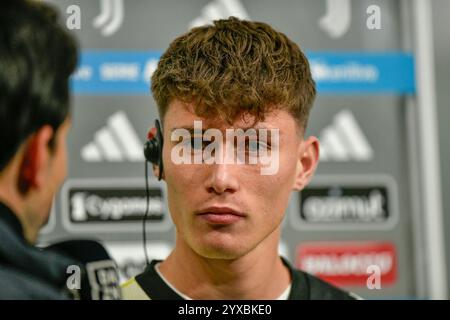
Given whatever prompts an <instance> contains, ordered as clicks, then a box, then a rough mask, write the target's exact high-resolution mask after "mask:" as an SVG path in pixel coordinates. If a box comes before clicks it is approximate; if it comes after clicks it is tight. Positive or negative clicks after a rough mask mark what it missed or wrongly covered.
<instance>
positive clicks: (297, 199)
mask: <svg viewBox="0 0 450 320" xmlns="http://www.w3.org/2000/svg"><path fill="white" fill-rule="evenodd" d="M48 2H51V3H53V4H55V6H57V7H59V8H60V9H61V11H62V12H63V16H64V17H65V18H67V17H69V16H70V12H72V11H70V9H69V7H70V6H71V5H76V6H78V7H79V8H80V13H81V20H80V22H81V24H80V27H81V28H80V29H75V30H73V32H74V33H75V34H76V36H77V37H78V39H79V41H80V43H81V45H82V48H83V53H82V58H81V62H80V65H79V69H78V72H77V74H76V75H75V76H74V78H73V82H72V85H73V91H74V93H75V96H74V98H73V106H74V109H73V128H72V131H71V136H70V139H69V143H70V148H69V150H70V151H69V155H70V167H69V177H68V179H67V181H66V183H65V185H64V187H63V188H62V190H61V192H60V194H59V195H58V196H57V197H56V201H55V206H54V210H53V213H52V217H51V219H50V221H49V225H48V226H47V227H46V228H45V229H44V231H43V233H42V236H41V242H42V243H43V244H45V243H48V242H50V241H53V240H57V239H61V238H67V237H70V238H80V237H81V238H86V237H88V238H92V237H93V238H97V239H100V240H102V241H103V242H104V244H105V245H106V246H107V248H108V250H109V251H110V253H111V254H112V255H113V257H114V258H115V259H116V260H117V261H118V263H119V265H120V270H121V276H122V278H123V279H126V278H127V277H131V276H133V275H135V274H136V273H138V272H139V271H140V270H142V268H143V266H144V254H143V245H142V217H143V214H144V212H145V188H144V161H143V160H144V159H143V155H142V144H143V142H144V137H145V136H146V132H147V130H148V128H149V127H150V126H151V125H152V124H153V123H154V119H155V118H156V117H157V111H156V106H155V102H154V101H153V99H152V97H151V94H150V90H149V78H150V76H151V74H152V72H153V71H154V69H155V67H156V63H157V61H158V58H159V56H160V54H161V53H162V52H163V51H164V50H165V48H167V46H168V44H169V43H170V41H171V40H172V39H174V38H175V37H176V36H177V35H180V34H182V33H184V32H185V31H187V30H188V29H189V28H190V27H191V26H194V25H199V24H203V23H207V22H208V21H210V20H211V19H213V18H221V17H223V18H225V17H228V16H229V15H235V16H239V17H244V18H249V19H253V20H260V21H265V22H267V23H269V24H271V25H273V26H274V27H275V28H277V29H278V30H280V31H282V32H284V33H286V34H287V35H288V36H289V37H290V38H291V39H293V40H294V41H296V42H297V43H298V44H299V45H300V47H301V48H302V49H303V50H305V51H306V52H307V55H308V57H309V58H310V61H311V66H312V71H313V75H314V78H315V79H316V81H317V85H318V90H319V96H318V98H317V100H316V103H315V106H314V109H313V112H312V115H311V118H310V122H309V127H308V131H309V133H310V134H313V135H316V136H318V137H319V139H320V141H321V144H322V154H321V159H320V165H319V168H318V171H317V176H316V177H315V179H314V180H313V182H312V183H311V185H310V186H309V187H308V188H307V189H306V190H304V191H303V192H302V193H294V194H292V197H291V202H290V206H289V209H288V210H287V212H286V218H285V220H284V222H283V235H282V243H281V244H280V252H281V253H282V254H283V255H284V256H286V257H287V258H288V259H289V260H290V261H291V262H292V263H294V264H295V265H296V266H298V267H301V268H303V269H305V270H307V271H310V272H312V273H315V274H318V275H319V276H321V277H323V278H324V279H328V280H330V281H332V282H333V283H335V284H337V285H340V286H343V287H346V288H348V289H351V290H353V291H354V292H355V293H358V294H360V295H361V296H363V297H365V298H379V297H386V298H391V297H392V298H395V297H397V298H399V297H400V298H405V297H406V298H414V297H419V296H420V294H421V289H420V281H418V279H420V277H421V270H418V268H416V266H417V264H416V262H415V261H416V259H417V256H416V255H415V252H416V250H415V248H414V246H413V245H414V241H413V240H412V239H413V234H412V232H413V228H412V225H413V221H412V219H413V218H412V214H411V212H412V210H411V197H410V187H409V186H410V184H411V181H410V177H409V173H408V169H407V165H405V164H407V163H408V159H407V150H406V143H405V141H406V137H405V132H406V128H405V126H406V124H405V117H404V113H405V108H407V105H406V103H405V101H406V99H405V97H408V96H413V95H414V93H415V86H414V83H415V81H414V68H413V66H414V56H413V54H412V52H410V51H408V50H404V47H403V45H402V43H403V39H402V32H403V29H402V28H403V25H402V23H403V19H404V15H403V8H402V7H401V6H400V1H380V0H371V1H352V2H351V1H350V0H348V1H347V0H339V1H333V2H330V1H325V0H321V1H307V0H303V1H291V0H280V1H276V2H274V1H269V0H241V1H238V0H233V1H231V0H230V1H220V0H190V1H175V0H164V1H163V0H152V1H147V0H134V1H122V0H103V1H92V0H91V1H88V0H84V1H82V0H78V1H76V0H58V1H48ZM336 3H338V5H336ZM371 5H375V6H376V7H378V8H379V9H380V14H381V23H382V25H381V29H371V28H369V27H368V25H367V19H368V17H369V14H368V13H367V10H368V7H369V6H371ZM381 130H382V132H383V134H380V131H381ZM150 198H151V200H150V216H149V219H148V227H147V230H148V254H149V256H150V258H158V259H163V258H164V257H165V256H167V255H168V254H169V252H170V250H171V247H172V245H173V241H174V228H173V225H172V221H171V219H170V215H169V213H168V211H167V203H166V201H167V199H166V197H165V187H164V184H162V183H159V182H158V181H156V179H155V178H154V177H153V176H151V179H150ZM371 265H372V266H373V265H375V266H378V269H377V268H375V269H376V270H375V271H370V270H371V269H368V267H369V266H371ZM368 270H369V272H368ZM377 272H378V273H379V275H380V276H381V280H380V286H378V287H375V288H374V287H373V286H372V287H370V288H369V287H368V286H367V279H368V278H369V276H370V275H373V274H377Z"/></svg>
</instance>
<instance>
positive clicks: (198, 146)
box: [190, 138, 209, 151]
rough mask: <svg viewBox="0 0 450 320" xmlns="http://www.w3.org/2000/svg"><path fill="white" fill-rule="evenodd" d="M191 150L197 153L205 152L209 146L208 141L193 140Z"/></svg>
mask: <svg viewBox="0 0 450 320" xmlns="http://www.w3.org/2000/svg"><path fill="white" fill-rule="evenodd" d="M190 142H191V148H192V150H195V151H200V150H203V149H204V148H205V147H206V146H207V145H208V144H209V142H208V141H203V139H202V138H191V139H190Z"/></svg>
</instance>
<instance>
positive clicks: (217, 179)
mask: <svg viewBox="0 0 450 320" xmlns="http://www.w3.org/2000/svg"><path fill="white" fill-rule="evenodd" d="M207 166H208V167H209V168H208V170H209V174H208V177H207V179H206V181H205V186H206V189H207V190H208V192H215V193H217V194H222V193H224V192H231V193H232V192H235V191H237V190H238V187H239V183H238V179H237V171H236V169H237V168H236V166H237V165H236V164H226V163H220V164H210V165H207Z"/></svg>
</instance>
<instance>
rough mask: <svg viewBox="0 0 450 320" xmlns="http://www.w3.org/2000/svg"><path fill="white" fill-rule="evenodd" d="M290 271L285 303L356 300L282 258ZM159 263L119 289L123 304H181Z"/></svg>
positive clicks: (153, 264)
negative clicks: (167, 301)
mask: <svg viewBox="0 0 450 320" xmlns="http://www.w3.org/2000/svg"><path fill="white" fill-rule="evenodd" d="M282 260H283V263H284V265H285V266H286V267H287V268H288V269H289V272H290V274H291V279H292V287H291V291H290V294H289V297H288V300H356V299H360V298H359V297H358V296H356V295H354V294H352V293H349V292H346V291H344V290H342V289H339V288H337V287H334V286H332V285H331V284H329V283H327V282H325V281H322V280H320V279H319V278H317V277H315V276H313V275H311V274H309V273H306V272H303V271H301V270H297V269H294V268H293V267H292V266H291V265H290V264H289V262H288V261H287V260H285V259H284V258H282ZM159 262H161V261H159V260H153V261H152V262H151V263H150V264H149V265H148V266H147V268H146V269H145V271H144V272H143V273H141V274H140V275H138V276H136V277H135V278H132V279H130V280H129V281H128V282H126V283H125V284H124V285H123V286H122V294H123V297H124V299H126V300H141V299H142V300H146V299H151V300H182V299H183V298H182V297H181V296H180V295H178V294H177V293H176V292H175V291H174V290H172V289H171V288H170V287H169V286H168V285H167V283H166V282H165V281H164V280H163V279H162V278H161V277H160V276H159V274H158V273H157V272H156V270H155V265H156V264H157V263H159Z"/></svg>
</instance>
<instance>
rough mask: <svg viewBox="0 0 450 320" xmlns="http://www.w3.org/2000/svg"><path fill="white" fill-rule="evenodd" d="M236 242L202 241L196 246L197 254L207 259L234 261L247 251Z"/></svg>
mask: <svg viewBox="0 0 450 320" xmlns="http://www.w3.org/2000/svg"><path fill="white" fill-rule="evenodd" d="M236 242H237V241H233V242H231V243H226V242H224V241H220V242H217V241H203V242H202V243H199V244H198V245H196V248H195V251H196V252H197V254H199V255H200V256H202V257H204V258H208V259H220V260H235V259H238V258H240V257H242V256H244V255H245V254H246V253H247V252H248V251H249V249H248V248H247V247H243V246H242V243H241V244H238V243H236Z"/></svg>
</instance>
